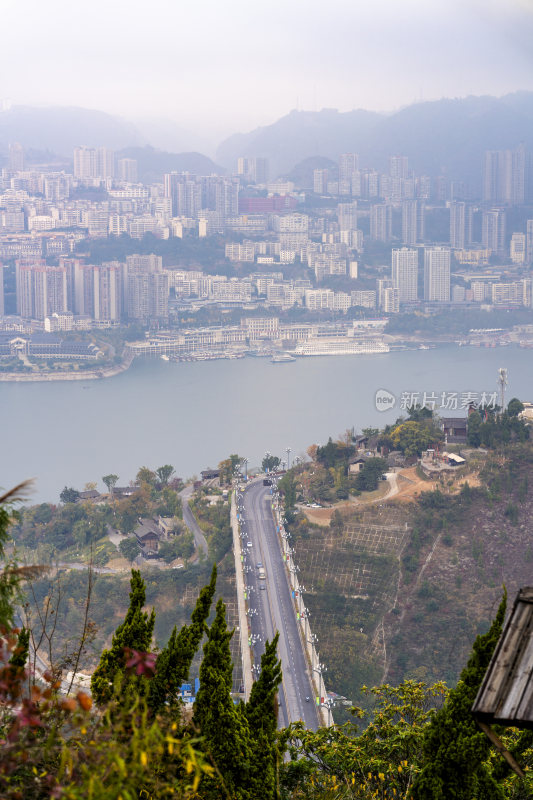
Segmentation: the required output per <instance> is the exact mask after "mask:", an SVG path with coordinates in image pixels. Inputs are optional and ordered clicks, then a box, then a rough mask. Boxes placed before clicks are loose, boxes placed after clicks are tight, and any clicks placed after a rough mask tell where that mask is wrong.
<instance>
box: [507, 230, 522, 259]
mask: <svg viewBox="0 0 533 800" xmlns="http://www.w3.org/2000/svg"><path fill="white" fill-rule="evenodd" d="M509 254H510V256H511V261H512V262H513V264H525V263H526V234H525V233H513V235H512V236H511V246H510V253H509Z"/></svg>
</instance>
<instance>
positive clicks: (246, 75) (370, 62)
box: [0, 0, 533, 135]
mask: <svg viewBox="0 0 533 800" xmlns="http://www.w3.org/2000/svg"><path fill="white" fill-rule="evenodd" d="M0 11H1V16H0V19H1V20H2V32H3V36H2V46H1V48H0V98H5V99H10V100H11V101H12V102H13V103H14V104H40V105H42V104H44V105H57V104H61V105H80V106H84V107H87V108H99V109H102V110H105V111H111V112H114V113H120V114H122V115H124V116H128V117H142V116H161V117H168V118H171V119H173V120H175V121H177V122H178V123H179V124H180V125H182V126H183V127H185V128H189V129H194V130H197V131H200V130H201V129H202V128H203V129H204V133H205V134H206V135H216V134H218V133H219V132H220V133H226V132H232V131H236V130H243V131H246V130H250V129H252V128H254V127H256V126H257V125H260V124H266V123H269V122H273V121H274V120H275V119H277V118H278V117H280V116H282V115H283V114H285V113H287V112H288V111H290V110H291V109H293V108H300V109H307V110H314V109H320V108H323V107H329V108H332V107H333V108H338V109H340V110H342V111H346V110H349V109H352V108H369V109H378V110H393V109H395V108H398V107H399V106H402V105H406V104H409V103H411V102H413V101H416V100H420V99H424V100H429V99H437V98H439V97H443V96H447V97H462V96H465V95H468V94H495V95H501V94H504V93H506V92H508V91H515V90H517V89H533V55H532V53H533V50H532V47H531V42H532V41H533V2H532V0H483V2H481V0H479V1H478V0H402V2H399V0H372V2H368V0H365V2H361V0H329V1H328V2H323V1H321V2H318V0H270V2H268V3H266V2H263V3H260V2H257V1H254V0H251V1H250V0H226V2H221V0H197V2H195V3H194V4H193V3H192V2H190V0H189V1H188V2H180V0H86V2H73V0H48V2H43V1H42V0H0Z"/></svg>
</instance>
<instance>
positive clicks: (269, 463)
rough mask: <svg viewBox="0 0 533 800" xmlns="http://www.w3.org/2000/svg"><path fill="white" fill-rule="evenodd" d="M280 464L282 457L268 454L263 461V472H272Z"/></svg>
mask: <svg viewBox="0 0 533 800" xmlns="http://www.w3.org/2000/svg"><path fill="white" fill-rule="evenodd" d="M280 464H281V459H279V458H278V456H272V455H270V454H268V455H266V456H265V457H264V458H263V460H262V461H261V469H262V470H263V472H272V470H275V469H277V468H278V467H279V465H280Z"/></svg>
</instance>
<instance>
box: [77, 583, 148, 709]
mask: <svg viewBox="0 0 533 800" xmlns="http://www.w3.org/2000/svg"><path fill="white" fill-rule="evenodd" d="M130 586H131V591H130V605H129V608H128V611H127V612H126V617H125V618H124V622H123V623H122V624H121V625H119V626H118V628H117V629H116V631H115V633H114V634H113V639H112V642H111V647H110V649H109V650H104V651H103V653H102V655H101V656H100V662H99V664H98V666H97V668H96V669H95V671H94V673H93V676H92V678H91V692H92V696H93V699H94V701H95V703H97V704H98V705H103V704H104V703H106V702H108V701H109V700H111V698H112V697H113V692H114V686H115V682H116V681H117V679H119V678H122V677H123V676H124V672H125V665H126V653H125V648H130V649H131V650H137V651H139V652H141V653H145V652H147V651H148V650H149V649H150V646H151V643H152V634H153V631H154V623H155V611H154V610H153V609H152V612H151V613H150V614H148V613H147V612H145V611H143V610H142V609H143V606H144V603H145V600H146V591H145V585H144V581H143V579H142V578H141V573H140V572H139V571H138V570H135V569H132V571H131V580H130Z"/></svg>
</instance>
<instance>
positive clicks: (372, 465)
mask: <svg viewBox="0 0 533 800" xmlns="http://www.w3.org/2000/svg"><path fill="white" fill-rule="evenodd" d="M386 470H387V462H386V461H385V459H384V458H368V459H367V460H366V461H365V463H364V466H363V469H362V470H361V471H360V473H359V475H358V476H357V480H356V483H355V486H356V488H357V489H359V491H361V492H373V491H374V490H375V489H377V488H378V485H379V480H380V478H381V476H382V475H383V473H384V472H386Z"/></svg>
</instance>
